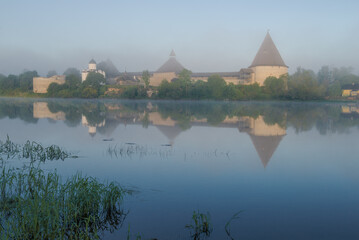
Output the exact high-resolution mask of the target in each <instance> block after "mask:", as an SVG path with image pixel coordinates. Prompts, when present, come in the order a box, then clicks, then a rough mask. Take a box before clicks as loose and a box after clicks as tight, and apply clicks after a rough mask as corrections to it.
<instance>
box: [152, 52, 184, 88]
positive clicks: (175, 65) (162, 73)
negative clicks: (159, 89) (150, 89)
mask: <svg viewBox="0 0 359 240" xmlns="http://www.w3.org/2000/svg"><path fill="white" fill-rule="evenodd" d="M183 69H185V68H184V67H183V66H182V64H180V63H179V62H178V61H177V59H176V54H175V52H174V51H173V50H172V51H171V53H170V58H169V59H168V60H167V61H166V62H165V63H164V64H163V65H162V66H161V67H160V68H159V69H158V70H157V71H156V72H154V73H153V75H152V77H151V78H150V85H152V86H159V85H160V84H161V82H162V80H163V79H166V80H167V81H171V80H172V79H174V78H177V75H178V74H179V73H180V72H181V71H182V70H183Z"/></svg>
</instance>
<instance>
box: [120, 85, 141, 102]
mask: <svg viewBox="0 0 359 240" xmlns="http://www.w3.org/2000/svg"><path fill="white" fill-rule="evenodd" d="M122 97H124V98H128V99H143V98H146V97H147V92H146V89H145V88H144V87H143V86H128V87H126V89H125V91H124V92H123V93H122Z"/></svg>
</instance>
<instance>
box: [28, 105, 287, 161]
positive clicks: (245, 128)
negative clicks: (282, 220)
mask: <svg viewBox="0 0 359 240" xmlns="http://www.w3.org/2000/svg"><path fill="white" fill-rule="evenodd" d="M104 106H105V109H102V112H101V111H100V112H91V111H90V112H86V111H83V112H81V124H82V125H83V126H86V127H87V128H88V133H89V135H90V136H92V137H93V136H95V134H96V133H97V131H100V134H102V135H107V136H110V135H112V133H113V132H114V130H115V129H116V127H117V126H118V125H119V124H125V125H127V124H135V125H136V124H137V125H142V126H144V127H147V126H155V127H156V128H157V129H158V130H159V131H160V132H161V133H162V134H163V135H164V136H166V138H167V139H168V143H169V144H171V145H174V144H175V139H176V138H177V137H178V136H179V135H180V134H181V133H182V132H183V131H187V130H188V129H190V128H191V127H192V126H198V127H201V126H204V127H216V128H233V129H238V130H239V132H240V133H247V134H248V135H249V137H250V139H251V141H252V143H253V145H254V148H255V149H256V151H257V154H258V156H259V158H260V160H261V162H262V164H263V166H264V167H266V166H267V164H268V163H269V161H270V159H271V157H272V156H273V154H274V152H275V151H276V149H277V147H278V146H279V144H280V142H281V140H282V139H283V137H284V136H285V135H286V123H285V122H284V123H282V124H281V126H280V125H279V124H278V123H274V124H267V123H266V122H265V119H264V116H262V115H258V116H257V117H250V116H241V117H237V116H231V117H230V116H228V115H226V116H225V117H224V119H222V120H221V121H219V122H218V123H216V124H213V123H210V122H209V120H208V118H198V117H195V116H192V115H191V116H188V118H187V122H186V124H185V126H184V124H183V122H181V121H179V120H175V119H173V118H172V117H171V116H168V115H166V114H163V113H161V111H160V110H161V109H159V108H158V106H156V107H153V105H152V104H151V103H149V104H147V106H146V108H145V109H144V110H142V111H126V109H124V107H123V106H121V105H119V104H104ZM91 114H92V115H99V116H100V117H99V118H96V119H95V120H94V119H92V118H91ZM33 116H34V118H37V119H40V118H48V119H52V120H58V121H64V120H66V114H65V113H64V112H63V111H57V112H52V111H50V109H49V106H48V103H47V102H34V103H33ZM101 116H102V117H101Z"/></svg>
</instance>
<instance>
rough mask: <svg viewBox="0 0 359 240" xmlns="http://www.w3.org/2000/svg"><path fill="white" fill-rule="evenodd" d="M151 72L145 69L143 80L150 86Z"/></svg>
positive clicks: (146, 85)
mask: <svg viewBox="0 0 359 240" xmlns="http://www.w3.org/2000/svg"><path fill="white" fill-rule="evenodd" d="M150 77H151V75H150V73H149V72H148V70H145V71H143V72H142V80H143V82H144V83H145V87H146V88H148V87H149V85H150Z"/></svg>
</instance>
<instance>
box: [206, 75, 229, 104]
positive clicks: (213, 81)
mask: <svg viewBox="0 0 359 240" xmlns="http://www.w3.org/2000/svg"><path fill="white" fill-rule="evenodd" d="M207 86H208V93H209V97H210V98H214V99H223V98H224V96H223V92H224V89H225V87H226V82H225V81H224V79H223V78H221V77H220V76H219V75H212V76H210V77H209V78H208V82H207Z"/></svg>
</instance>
